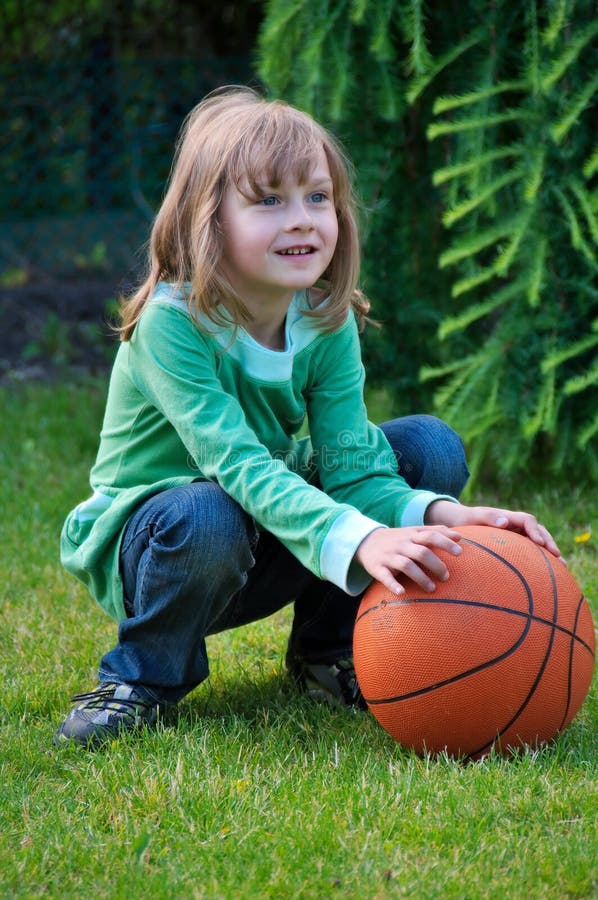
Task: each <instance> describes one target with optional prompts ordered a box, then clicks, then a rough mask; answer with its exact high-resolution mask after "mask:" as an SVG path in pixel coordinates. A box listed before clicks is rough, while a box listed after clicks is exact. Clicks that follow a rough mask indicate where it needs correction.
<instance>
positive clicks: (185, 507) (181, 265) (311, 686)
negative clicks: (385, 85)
mask: <svg viewBox="0 0 598 900" xmlns="http://www.w3.org/2000/svg"><path fill="white" fill-rule="evenodd" d="M358 273H359V247H358V234H357V228H356V222H355V212H354V204H353V199H352V192H351V185H350V180H349V176H348V168H347V163H346V161H345V159H344V157H343V154H342V152H341V151H340V149H339V147H338V146H337V144H336V143H335V141H334V140H333V138H332V137H331V135H330V134H328V133H327V132H326V131H325V130H324V129H323V128H322V127H320V126H319V125H318V124H316V123H315V122H314V121H313V120H312V119H311V118H310V117H309V116H308V115H306V114H305V113H302V112H299V111H298V110H296V109H294V108H293V107H290V106H288V105H286V104H285V103H282V102H279V101H274V102H269V101H266V100H264V99H261V98H260V97H259V96H258V95H257V94H255V93H254V92H253V91H251V90H249V89H244V88H232V89H231V88H229V89H224V90H220V91H217V92H215V93H214V94H212V95H210V96H209V97H208V98H207V99H205V100H204V101H203V102H202V103H200V104H199V106H198V107H197V108H196V109H195V110H193V112H192V113H191V114H190V116H189V117H188V119H187V121H186V123H185V126H184V129H183V133H182V137H181V140H180V143H179V147H178V151H177V155H176V159H175V164H174V167H173V171H172V176H171V180H170V185H169V188H168V191H167V193H166V196H165V198H164V202H163V204H162V207H161V209H160V211H159V213H158V216H157V218H156V221H155V224H154V227H153V231H152V237H151V249H150V269H149V275H148V277H147V279H146V280H145V282H144V284H143V285H142V286H141V288H140V289H139V290H138V291H137V293H136V294H135V296H134V297H133V298H132V299H131V300H130V301H129V302H128V303H127V304H126V305H125V306H124V308H123V313H122V328H121V337H122V344H121V346H120V348H119V351H118V354H117V357H116V361H115V364H114V370H113V373H112V378H111V382H110V390H109V395H108V401H107V408H106V414H105V419H104V424H103V429H102V434H101V440H100V447H99V452H98V456H97V460H96V463H95V465H94V467H93V469H92V471H91V486H92V488H93V496H91V497H90V498H89V499H88V500H86V501H84V502H83V503H81V504H80V505H79V506H78V507H77V508H76V509H74V510H73V511H72V512H71V513H70V515H69V516H68V518H67V520H66V522H65V525H64V529H63V532H62V538H61V551H62V561H63V563H64V565H65V566H66V568H67V569H68V570H69V571H70V572H72V573H73V574H74V575H76V576H77V577H78V578H80V579H81V580H82V581H83V582H84V583H85V584H86V585H87V586H88V588H89V590H90V592H91V593H92V595H93V596H94V597H95V598H96V600H98V601H99V603H100V604H101V605H102V606H103V607H104V609H105V610H106V611H107V612H108V613H109V614H110V615H112V616H113V617H114V618H115V619H117V620H118V621H119V623H120V624H119V631H118V642H117V644H116V646H115V647H114V648H113V649H112V650H110V651H109V652H108V653H106V655H105V656H104V657H103V659H102V661H101V664H100V669H99V686H98V687H97V688H96V689H95V690H93V691H91V692H90V693H88V694H80V695H78V696H77V697H75V698H74V701H75V704H76V705H75V707H74V709H73V710H72V711H71V713H70V715H69V716H68V717H67V718H66V720H65V721H64V722H63V723H62V725H61V726H60V728H59V729H58V731H57V733H56V736H55V740H56V741H57V742H59V743H60V742H63V741H75V742H78V743H80V744H83V745H86V746H97V745H98V744H99V743H101V742H102V741H103V740H106V739H107V738H113V737H114V736H115V735H116V734H118V733H119V732H121V731H123V730H129V729H134V728H136V727H138V726H139V725H141V724H152V723H154V722H155V721H156V718H157V715H158V712H159V711H160V710H161V709H164V708H166V707H168V706H169V705H172V704H176V703H177V702H178V701H179V700H180V699H181V698H182V697H184V696H185V694H187V693H188V692H189V691H191V690H193V688H195V687H196V686H197V685H198V684H199V683H200V682H202V681H203V680H204V679H205V678H206V677H207V675H208V660H207V655H206V643H205V639H206V636H207V635H209V634H213V633H215V632H218V631H221V630H223V629H226V628H232V627H234V626H237V625H241V624H244V623H247V622H250V621H254V620H256V619H259V618H261V617H263V616H266V615H269V614H270V613H272V612H274V611H275V610H277V609H280V608H281V607H282V606H284V605H285V604H287V603H289V602H291V601H295V619H294V624H293V629H292V634H291V639H290V642H289V649H288V652H287V665H288V668H289V669H290V672H291V674H292V675H293V676H294V678H295V679H296V681H297V683H298V684H299V685H300V686H301V687H303V688H304V689H307V690H308V691H310V692H311V693H313V694H314V695H317V696H324V697H327V698H329V699H332V700H336V701H337V702H340V703H343V704H347V705H354V706H361V705H363V701H362V698H361V695H360V693H359V688H358V686H357V684H356V682H355V673H354V670H353V663H352V658H351V652H352V651H351V637H352V628H353V620H354V616H355V612H356V608H357V604H358V603H359V597H360V594H362V593H363V591H364V589H365V588H366V587H367V585H368V583H369V582H370V581H371V579H372V578H375V579H378V580H380V581H382V582H383V583H384V584H385V585H387V587H388V588H389V589H390V590H391V591H395V592H397V593H400V592H401V591H402V590H403V587H402V585H401V580H400V579H401V576H406V577H409V578H411V579H413V580H414V581H415V582H416V583H417V584H419V585H420V587H421V588H422V589H424V590H426V591H433V590H434V589H435V586H436V583H437V582H438V581H444V580H446V578H447V577H448V572H447V569H446V567H445V565H444V564H443V562H442V561H441V559H440V558H439V557H438V556H437V555H436V553H435V551H436V550H440V549H442V550H445V551H449V552H451V553H454V554H458V553H461V547H460V545H459V534H458V533H457V532H455V531H453V530H451V526H455V525H461V524H488V525H498V526H501V527H505V528H512V529H516V530H521V531H523V532H525V533H526V534H527V535H529V537H530V538H531V539H532V540H534V541H536V542H537V543H539V544H542V545H543V546H545V547H546V548H547V549H548V550H550V551H551V552H552V553H554V554H558V550H557V547H556V545H555V543H554V541H553V540H552V538H551V537H550V535H549V534H548V532H547V531H546V530H545V529H544V528H543V527H542V526H540V525H538V523H537V522H536V520H535V519H534V517H533V516H531V515H529V514H526V513H520V512H510V511H507V510H502V509H501V510H498V509H492V508H489V507H466V506H463V505H461V504H459V503H458V501H457V499H456V498H457V497H458V495H459V493H460V491H461V490H462V488H463V486H464V484H465V481H466V479H467V468H466V465H465V460H464V457H463V450H462V446H461V442H460V440H459V438H458V437H457V435H455V433H454V432H452V431H451V430H450V429H449V428H448V427H447V426H445V425H444V424H443V423H442V422H439V421H438V420H437V419H434V418H432V417H429V416H411V417H407V418H403V419H398V420H395V421H394V422H390V423H387V424H386V425H383V426H381V427H380V428H377V427H375V426H374V425H372V424H370V423H369V422H368V420H367V415H366V410H365V407H364V403H363V380H364V376H363V367H362V363H361V358H360V350H359V340H358V325H359V324H360V323H361V322H362V321H363V319H364V316H365V314H366V313H367V310H368V304H367V302H366V300H365V298H364V297H363V295H361V294H360V293H359V292H358V290H357V281H358ZM306 418H307V423H308V425H309V434H310V437H309V439H301V440H298V439H297V438H296V437H295V435H296V434H297V432H298V431H299V430H300V428H301V426H302V424H303V422H304V420H305V419H306ZM465 552H467V551H466V550H465Z"/></svg>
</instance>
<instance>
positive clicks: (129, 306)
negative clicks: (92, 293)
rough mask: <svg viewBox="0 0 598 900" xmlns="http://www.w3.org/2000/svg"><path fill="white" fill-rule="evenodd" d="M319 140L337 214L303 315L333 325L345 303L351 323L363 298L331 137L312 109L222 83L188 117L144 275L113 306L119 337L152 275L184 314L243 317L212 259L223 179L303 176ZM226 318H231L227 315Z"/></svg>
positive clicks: (218, 245) (364, 306)
mask: <svg viewBox="0 0 598 900" xmlns="http://www.w3.org/2000/svg"><path fill="white" fill-rule="evenodd" d="M322 147H323V149H324V152H325V154H326V159H327V161H328V166H329V168H330V174H331V178H332V183H333V189H334V203H335V208H336V215H337V219H338V240H337V244H336V248H335V251H334V255H333V257H332V259H331V261H330V264H329V266H328V268H327V270H326V272H324V273H323V276H322V279H321V280H320V282H318V285H319V286H321V287H322V288H324V289H325V291H326V295H327V297H328V300H327V302H326V303H325V304H321V305H318V304H317V303H314V304H313V306H312V308H310V309H308V310H306V311H305V314H306V315H309V316H313V317H316V318H320V319H321V320H322V326H321V327H322V329H323V330H326V331H330V330H334V329H335V328H337V327H338V326H339V325H340V324H341V323H342V322H343V321H344V318H345V316H346V312H347V309H348V308H349V307H350V306H353V308H354V309H355V311H356V313H357V316H358V319H359V320H360V323H361V322H362V321H363V320H365V317H366V315H367V312H368V310H369V303H368V301H367V299H366V298H365V297H364V295H363V294H362V293H361V292H360V291H359V290H358V288H357V282H358V278H359V265H360V247H359V234H358V229H357V222H356V213H355V200H354V195H353V189H352V182H351V174H350V173H351V166H350V163H349V161H348V159H347V158H346V156H345V154H344V153H343V151H342V149H341V148H340V146H339V144H338V143H337V141H336V140H335V139H334V137H333V136H332V135H331V134H330V133H329V132H328V131H327V130H326V129H325V128H323V127H322V126H321V125H319V124H318V123H317V122H315V121H314V119H312V118H311V116H309V115H307V114H306V113H304V112H301V111H300V110H298V109H295V108H294V107H292V106H290V105H289V104H287V103H284V102H283V101H280V100H265V99H264V98H262V97H260V96H259V94H257V93H256V92H255V91H253V90H252V89H251V88H245V87H228V88H221V89H218V90H217V91H214V92H213V93H211V94H209V95H208V96H207V97H206V98H205V99H204V100H203V101H202V102H201V103H199V104H198V105H197V106H196V107H195V108H194V109H193V110H192V111H191V113H190V114H189V115H188V116H187V118H186V120H185V122H184V124H183V127H182V130H181V134H180V136H179V140H178V142H177V147H176V152H175V156H174V161H173V165H172V171H171V175H170V180H169V184H168V188H167V191H166V194H165V196H164V200H163V202H162V206H161V207H160V210H159V212H158V214H157V216H156V219H155V221H154V224H153V228H152V232H151V238H150V245H149V265H148V273H147V277H146V279H145V281H144V282H143V284H142V285H141V286H140V287H139V289H138V290H137V292H136V293H135V294H133V296H132V297H131V298H130V299H128V300H125V301H123V303H122V304H121V326H120V328H118V331H119V332H120V337H121V340H124V341H127V340H129V339H130V337H131V335H132V333H133V330H134V328H135V324H136V323H137V322H138V321H139V318H140V317H141V315H142V313H143V310H144V308H145V305H146V303H147V302H148V301H149V300H150V298H151V296H152V294H153V292H154V289H155V287H156V285H157V283H158V281H160V280H165V281H168V282H171V283H174V284H176V285H178V286H180V287H181V288H183V289H184V290H185V294H186V296H187V298H188V302H189V306H190V311H191V313H192V314H193V315H194V317H195V318H196V320H197V317H198V314H203V315H205V316H207V317H208V318H209V319H210V320H211V321H212V322H214V323H215V324H225V322H224V320H223V317H222V314H219V311H218V307H219V306H220V305H221V304H222V303H223V301H226V307H227V311H228V313H229V314H230V315H232V318H233V321H234V322H235V323H236V324H237V325H241V324H243V323H246V322H248V321H250V319H251V316H250V314H249V311H248V310H247V308H246V306H245V304H244V303H243V300H242V298H241V297H240V296H238V294H236V292H235V291H234V289H233V287H232V285H231V284H230V283H229V281H228V280H227V279H226V277H225V276H224V274H223V271H222V267H221V265H220V263H221V259H222V252H223V234H222V228H221V224H220V221H219V208H220V203H221V200H222V196H223V193H224V191H225V189H226V187H227V186H228V185H230V184H232V185H235V186H237V187H238V186H239V185H240V184H241V182H243V181H245V183H246V182H247V181H249V184H250V186H251V187H253V188H254V189H255V188H256V187H257V182H258V181H259V180H260V179H262V178H263V177H264V176H266V177H267V180H268V182H269V183H270V184H272V185H273V186H276V185H278V184H280V183H281V182H282V181H283V180H284V179H285V178H286V177H288V176H289V175H293V176H294V177H295V178H296V179H297V181H298V182H299V183H300V184H302V183H304V182H305V181H306V180H307V179H308V177H309V175H310V173H311V171H312V169H313V168H314V166H315V163H316V160H317V157H318V154H319V153H320V151H321V148H322ZM226 324H230V319H227V321H226Z"/></svg>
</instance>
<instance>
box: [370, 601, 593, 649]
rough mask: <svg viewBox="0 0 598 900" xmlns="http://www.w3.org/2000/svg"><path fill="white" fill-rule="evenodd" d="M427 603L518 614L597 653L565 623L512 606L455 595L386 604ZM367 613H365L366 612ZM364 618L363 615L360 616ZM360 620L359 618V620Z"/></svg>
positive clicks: (386, 603)
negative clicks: (497, 604) (458, 598)
mask: <svg viewBox="0 0 598 900" xmlns="http://www.w3.org/2000/svg"><path fill="white" fill-rule="evenodd" d="M584 600H585V596H584V595H583V594H582V595H581V597H580V599H579V607H578V614H577V616H576V619H575V625H577V619H578V617H579V613H580V612H581V609H582V607H583V601H584ZM423 603H425V604H427V605H428V606H430V605H431V604H434V603H438V604H443V605H447V604H448V605H450V606H472V607H477V608H479V609H491V610H495V611H496V612H504V613H508V614H509V615H512V616H517V618H519V619H526V620H527V621H529V622H536V623H537V624H539V625H547V626H548V627H549V628H554V629H555V630H556V631H558V632H560V633H561V634H565V635H567V637H569V638H571V640H572V641H577V643H578V644H581V646H582V647H585V649H586V650H587V651H588V653H589V654H590V656H592V657H594V656H595V653H594V651H593V649H592V648H591V647H590V645H589V644H588V643H587V642H586V641H584V639H583V638H582V637H580V636H579V635H578V634H575V633H574V632H573V631H570V630H569V628H565V627H564V625H558V624H557V623H556V622H552V621H551V620H550V619H544V618H543V617H542V616H536V615H533V614H531V613H526V612H522V611H521V610H518V609H512V608H511V607H510V606H496V604H494V603H488V602H484V601H483V600H456V599H455V598H454V597H418V599H417V600H398V599H397V600H387V601H386V602H385V605H386V606H387V607H388V606H411V605H416V604H423ZM381 608H382V604H378V605H377V606H372V607H371V608H370V609H368V610H367V613H370V612H376V610H379V609H381ZM364 615H365V614H364ZM360 618H362V616H360ZM358 621H359V620H358Z"/></svg>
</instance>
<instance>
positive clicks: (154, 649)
mask: <svg viewBox="0 0 598 900" xmlns="http://www.w3.org/2000/svg"><path fill="white" fill-rule="evenodd" d="M381 428H382V430H383V431H384V433H385V434H386V437H387V439H388V441H389V443H390V445H391V447H392V448H393V450H394V452H395V455H396V457H397V461H398V465H399V472H400V473H401V475H403V477H404V478H405V480H406V481H407V482H408V484H410V485H411V486H412V487H416V488H422V489H426V490H432V491H435V492H436V493H441V494H450V495H451V496H453V497H458V496H459V494H460V493H461V491H462V490H463V487H464V486H465V483H466V481H467V477H468V474H469V473H468V470H467V465H466V462H465V455H464V452H463V445H462V443H461V440H460V438H459V437H458V435H457V434H455V432H454V431H452V429H450V428H449V427H448V426H447V425H445V424H444V423H443V422H441V421H440V420H439V419H436V418H434V417H432V416H406V417H404V418H401V419H395V420H393V421H392V422H387V423H385V424H384V425H382V426H381ZM120 566H121V574H122V579H123V586H124V595H125V609H126V612H127V618H126V619H125V620H124V621H122V622H121V623H120V625H119V632H118V643H117V645H116V647H114V648H113V649H112V650H110V651H109V652H108V653H106V654H105V656H104V657H103V659H102V661H101V663H100V670H99V678H100V681H117V682H125V683H127V684H133V685H136V686H137V687H138V688H139V689H141V690H142V691H143V692H146V693H147V694H148V695H149V696H150V697H152V698H153V699H154V700H157V701H158V702H161V703H176V702H177V701H178V700H180V699H181V698H182V697H184V696H185V694H187V693H189V691H191V690H193V688H195V687H196V686H197V685H198V684H200V682H202V681H203V680H204V679H205V678H207V676H208V671H209V669H208V658H207V653H206V643H205V638H206V636H207V635H209V634H215V633H216V632H218V631H224V630H225V629H227V628H235V627H236V626H238V625H244V624H247V623H248V622H253V621H256V620H257V619H261V618H264V617H265V616H268V615H270V614H271V613H273V612H275V611H276V610H279V609H281V608H282V607H283V606H286V605H287V604H288V603H291V602H293V601H294V602H295V615H294V621H293V628H292V633H291V639H290V641H291V646H292V648H293V653H294V654H295V655H299V656H302V657H303V658H305V659H306V660H309V661H310V662H328V661H329V662H333V661H334V660H335V659H340V658H343V657H346V656H348V655H350V654H351V652H352V651H351V644H352V635H353V623H354V620H355V614H356V612H357V608H358V606H359V602H360V598H359V597H349V596H348V595H347V594H345V593H344V592H343V591H341V590H340V588H338V587H336V586H335V585H332V584H330V583H329V582H325V581H321V580H319V579H318V578H316V576H315V575H313V574H312V573H311V572H310V571H309V570H308V569H306V568H305V567H304V566H303V565H301V563H300V562H299V561H298V560H297V559H295V557H294V556H293V555H292V554H291V553H290V552H289V551H288V550H287V549H286V548H285V547H284V546H283V545H282V544H281V543H280V542H279V541H278V540H277V539H276V538H275V537H274V536H273V535H272V534H270V533H269V532H258V529H257V528H256V526H255V523H254V521H253V519H252V518H251V517H250V516H249V515H247V513H245V512H244V511H243V509H242V508H241V507H240V506H239V504H238V503H236V501H234V500H232V499H231V498H230V497H229V496H228V494H226V493H225V492H224V491H223V490H222V488H220V487H219V486H218V485H217V484H214V483H213V482H202V481H198V482H192V483H191V484H188V485H185V486H183V487H179V488H173V489H171V490H167V491H163V492H162V493H160V494H157V495H155V496H154V497H152V498H150V499H149V500H148V501H146V502H145V503H143V504H142V505H141V506H140V507H139V509H138V510H137V511H136V512H135V513H134V514H133V516H132V517H131V518H130V520H129V522H128V523H127V527H126V529H125V533H124V535H123V540H122V545H121V552H120Z"/></svg>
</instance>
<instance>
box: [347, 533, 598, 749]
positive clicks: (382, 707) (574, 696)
mask: <svg viewBox="0 0 598 900" xmlns="http://www.w3.org/2000/svg"><path fill="white" fill-rule="evenodd" d="M454 530H455V531H458V532H460V534H461V535H462V538H461V541H460V545H461V547H462V548H463V552H462V553H461V554H460V556H458V557H454V556H452V554H449V553H446V552H444V551H437V550H435V551H434V552H435V553H437V555H438V556H439V557H440V558H442V559H443V561H444V562H445V564H446V566H447V568H448V569H449V572H450V578H449V579H448V581H446V582H443V583H441V584H437V586H436V590H435V591H434V592H433V593H430V594H428V593H426V592H425V591H423V590H422V589H421V588H420V587H419V586H417V585H415V584H414V582H411V581H407V582H405V584H406V591H405V593H404V594H394V593H392V591H390V590H389V589H388V588H386V587H384V586H383V585H382V584H380V583H379V582H374V584H373V585H372V586H371V587H370V588H369V589H368V591H367V592H366V593H365V595H364V597H363V600H362V602H361V605H360V607H359V611H358V613H357V619H356V623H355V632H354V638H353V652H354V661H355V673H356V676H357V680H358V682H359V686H360V688H361V692H362V694H363V696H364V698H365V700H366V703H367V705H368V707H369V709H370V710H371V712H372V713H373V715H374V716H375V717H376V719H377V720H378V722H379V723H380V724H381V725H382V727H383V728H385V729H386V731H388V733H389V734H390V735H391V736H392V737H393V738H394V739H395V740H396V741H398V742H399V743H400V744H401V745H403V746H404V747H407V748H410V749H412V750H415V751H416V752H417V753H419V754H425V753H431V754H436V753H439V752H442V751H445V752H446V753H447V754H448V755H450V756H452V757H458V758H464V757H468V758H470V759H478V758H480V757H483V756H485V755H487V754H488V753H489V752H490V751H491V750H494V751H496V752H498V753H501V754H505V755H508V754H511V753H514V752H517V751H520V750H522V749H524V748H525V747H532V748H537V747H540V746H542V745H543V744H545V743H546V742H548V741H550V740H552V739H553V738H554V737H555V736H556V735H557V734H559V733H560V732H562V731H563V729H565V728H566V727H567V725H569V723H570V722H571V720H572V719H573V718H574V716H575V715H576V713H577V712H578V710H579V709H580V707H581V705H582V703H583V701H584V699H585V696H586V694H587V692H588V690H589V687H590V682H591V680H592V673H593V670H594V658H595V652H596V640H595V635H594V624H593V622H592V616H591V613H590V609H589V606H588V603H587V601H586V599H585V597H584V595H583V592H582V590H581V588H580V587H579V585H578V584H577V582H576V581H575V579H574V577H573V576H572V574H571V572H570V571H569V569H568V568H567V566H566V565H565V564H564V563H563V562H561V561H560V560H558V559H557V558H556V557H554V556H553V555H552V554H551V553H549V552H548V551H546V550H544V549H543V548H542V547H540V546H538V545H537V544H534V543H533V542H532V541H531V540H530V539H529V538H526V537H523V536H522V535H520V534H517V533H515V532H513V531H504V530H502V529H499V528H491V527H486V526H473V525H470V526H462V527H460V528H456V529H454Z"/></svg>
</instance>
